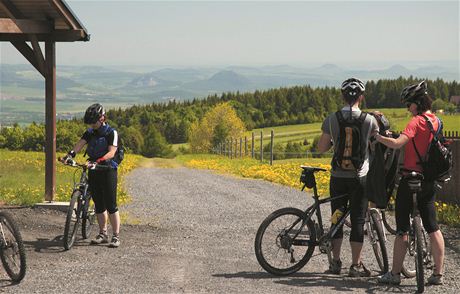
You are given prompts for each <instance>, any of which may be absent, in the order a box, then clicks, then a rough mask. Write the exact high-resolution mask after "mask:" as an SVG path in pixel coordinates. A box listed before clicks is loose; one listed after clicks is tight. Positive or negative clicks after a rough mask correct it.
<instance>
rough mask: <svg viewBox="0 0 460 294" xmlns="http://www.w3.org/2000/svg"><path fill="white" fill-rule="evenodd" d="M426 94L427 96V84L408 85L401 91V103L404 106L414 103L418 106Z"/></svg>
mask: <svg viewBox="0 0 460 294" xmlns="http://www.w3.org/2000/svg"><path fill="white" fill-rule="evenodd" d="M426 94H428V91H427V84H426V82H425V81H421V82H420V83H418V84H414V85H409V86H407V87H405V88H404V89H403V90H402V92H401V102H402V103H405V104H408V103H415V104H417V105H419V103H420V98H421V97H423V96H424V95H426Z"/></svg>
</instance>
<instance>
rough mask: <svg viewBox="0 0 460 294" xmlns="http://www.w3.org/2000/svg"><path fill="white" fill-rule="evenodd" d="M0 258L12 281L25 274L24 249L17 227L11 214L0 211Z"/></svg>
mask: <svg viewBox="0 0 460 294" xmlns="http://www.w3.org/2000/svg"><path fill="white" fill-rule="evenodd" d="M0 259H1V260H2V264H3V267H4V268H5V271H6V273H7V274H8V276H9V277H10V278H11V280H12V281H13V282H14V283H19V282H20V281H21V280H22V279H24V276H25V274H26V251H25V249H24V243H23V242H22V237H21V234H20V232H19V228H18V226H17V224H16V222H15V221H14V219H13V217H12V216H11V214H9V213H8V212H6V211H0Z"/></svg>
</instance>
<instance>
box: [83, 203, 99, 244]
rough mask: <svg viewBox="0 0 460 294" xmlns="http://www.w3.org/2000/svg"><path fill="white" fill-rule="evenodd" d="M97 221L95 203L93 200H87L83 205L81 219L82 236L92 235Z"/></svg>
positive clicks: (86, 237) (85, 237)
mask: <svg viewBox="0 0 460 294" xmlns="http://www.w3.org/2000/svg"><path fill="white" fill-rule="evenodd" d="M95 221H96V212H95V210H94V203H93V201H91V200H87V201H86V202H85V204H84V205H83V211H82V220H81V236H82V237H83V239H88V238H89V237H90V236H91V232H92V229H93V227H94V226H93V225H94V223H95Z"/></svg>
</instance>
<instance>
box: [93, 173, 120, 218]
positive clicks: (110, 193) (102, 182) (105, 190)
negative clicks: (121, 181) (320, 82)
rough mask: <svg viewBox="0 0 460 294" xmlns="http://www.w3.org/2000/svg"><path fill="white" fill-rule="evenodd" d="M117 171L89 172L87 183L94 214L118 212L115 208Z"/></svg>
mask: <svg viewBox="0 0 460 294" xmlns="http://www.w3.org/2000/svg"><path fill="white" fill-rule="evenodd" d="M117 181H118V176H117V170H116V169H108V170H89V173H88V183H89V190H90V192H91V197H92V198H93V201H94V205H95V206H96V213H103V212H104V211H106V210H107V211H108V212H109V213H110V214H112V213H115V212H117V211H118V207H117Z"/></svg>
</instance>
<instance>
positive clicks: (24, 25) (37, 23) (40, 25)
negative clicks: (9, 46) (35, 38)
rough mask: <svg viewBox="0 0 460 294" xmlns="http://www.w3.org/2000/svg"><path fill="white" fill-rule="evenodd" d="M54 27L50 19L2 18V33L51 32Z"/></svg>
mask: <svg viewBox="0 0 460 294" xmlns="http://www.w3.org/2000/svg"><path fill="white" fill-rule="evenodd" d="M53 27H54V24H53V23H52V22H49V21H41V20H29V19H11V18H0V34H49V33H51V32H52V31H53V29H54V28H53Z"/></svg>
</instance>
